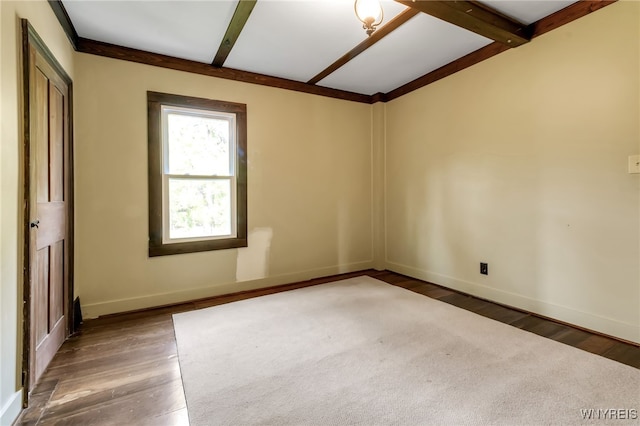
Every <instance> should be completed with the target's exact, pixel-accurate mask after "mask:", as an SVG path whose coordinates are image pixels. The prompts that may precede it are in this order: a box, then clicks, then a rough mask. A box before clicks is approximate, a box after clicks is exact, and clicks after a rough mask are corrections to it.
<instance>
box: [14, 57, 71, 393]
mask: <svg viewBox="0 0 640 426" xmlns="http://www.w3.org/2000/svg"><path fill="white" fill-rule="evenodd" d="M28 54H29V61H28V62H29V78H28V83H27V84H28V91H29V93H28V99H29V106H28V114H29V128H28V139H27V140H28V144H29V146H28V150H27V153H28V169H29V172H28V186H27V188H26V190H27V193H28V197H27V206H28V208H27V212H28V213H27V214H28V222H27V226H28V234H29V238H28V253H27V270H28V272H27V278H28V280H29V285H28V286H27V289H28V291H29V297H28V303H29V310H30V312H29V315H28V318H29V351H28V353H29V381H28V383H29V386H28V390H29V391H30V390H32V389H33V387H34V386H35V384H36V383H37V381H38V379H39V378H40V376H41V375H42V373H43V372H44V370H45V369H46V367H47V365H48V364H49V362H50V361H51V359H52V358H53V356H54V355H55V354H56V352H57V350H58V349H59V348H60V346H61V345H62V343H63V342H64V340H65V339H66V338H67V336H68V335H69V323H68V321H67V312H69V291H70V289H69V269H70V261H69V222H70V221H69V217H70V214H69V213H70V205H69V203H68V199H69V197H70V194H71V187H70V179H69V177H70V170H69V164H70V149H69V139H70V137H69V134H70V120H69V102H70V100H69V93H70V89H69V85H68V84H67V82H66V81H65V78H63V76H61V75H60V74H59V73H58V72H57V71H56V69H55V68H54V67H53V66H52V65H51V64H50V62H49V58H46V57H45V56H44V55H43V54H42V53H41V52H40V51H39V50H38V49H37V48H36V47H35V46H33V45H31V44H30V45H29V48H28ZM25 317H27V316H25Z"/></svg>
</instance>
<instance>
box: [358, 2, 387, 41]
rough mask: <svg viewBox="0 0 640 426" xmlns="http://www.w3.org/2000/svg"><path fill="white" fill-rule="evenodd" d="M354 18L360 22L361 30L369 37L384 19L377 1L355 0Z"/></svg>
mask: <svg viewBox="0 0 640 426" xmlns="http://www.w3.org/2000/svg"><path fill="white" fill-rule="evenodd" d="M353 7H354V9H355V11H356V16H357V17H358V19H359V20H360V22H362V29H364V30H366V31H367V35H368V36H370V35H371V34H373V32H374V31H375V30H376V27H377V26H378V25H380V24H381V23H382V19H384V11H383V10H382V6H381V5H380V2H379V1H378V0H356V2H355V4H354V5H353Z"/></svg>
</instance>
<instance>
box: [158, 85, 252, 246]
mask: <svg viewBox="0 0 640 426" xmlns="http://www.w3.org/2000/svg"><path fill="white" fill-rule="evenodd" d="M163 105H166V106H174V107H184V108H198V109H205V110H210V111H217V112H227V113H233V114H235V116H236V158H235V160H236V171H235V173H236V237H233V238H225V239H214V240H204V241H191V242H181V243H172V244H164V243H163V238H162V233H163V221H162V220H163V217H162V212H163V209H162V179H163V173H162V150H163V142H162V127H161V126H162V124H161V107H162V106H163ZM147 108H148V109H147V111H148V144H149V145H148V160H149V165H148V172H149V256H151V257H153V256H164V255H170V254H182V253H193V252H200V251H210V250H221V249H230V248H237V247H247V106H246V105H245V104H239V103H233V102H225V101H216V100H212V99H203V98H194V97H189V96H181V95H172V94H167V93H158V92H147Z"/></svg>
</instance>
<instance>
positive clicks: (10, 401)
mask: <svg viewBox="0 0 640 426" xmlns="http://www.w3.org/2000/svg"><path fill="white" fill-rule="evenodd" d="M20 18H27V19H29V21H30V22H31V25H32V26H33V27H34V28H35V30H36V31H37V32H38V34H39V35H40V36H41V37H42V39H43V40H44V42H45V43H46V44H47V46H48V47H49V49H50V50H51V51H52V52H53V54H54V55H55V56H56V58H57V59H58V61H59V62H60V63H61V64H62V66H63V67H64V68H65V70H66V71H67V72H68V73H69V75H71V76H72V77H73V71H74V67H73V57H74V52H73V49H72V48H71V46H70V44H69V42H68V40H67V37H66V35H65V34H64V32H63V31H62V29H61V28H60V25H59V24H58V20H57V19H56V17H55V15H54V14H53V12H52V10H51V7H50V6H49V5H48V4H47V2H46V1H18V2H14V1H4V0H3V1H0V22H1V24H0V61H1V63H0V65H1V66H0V94H1V95H2V100H1V104H0V109H1V111H2V114H1V115H0V120H1V121H0V185H1V189H2V201H1V204H0V327H1V329H0V425H5V424H11V422H12V421H13V420H14V418H15V416H16V415H17V414H18V412H19V410H20V407H21V402H22V401H21V392H20V388H21V384H20V377H19V371H20V368H21V365H20V363H21V359H22V353H21V345H22V343H21V337H22V318H21V312H20V311H18V306H21V300H22V275H21V269H22V242H21V240H22V234H21V232H22V225H21V224H22V223H23V218H22V215H21V200H22V190H21V187H22V182H23V180H22V173H23V170H22V148H21V146H22V145H21V144H22V131H21V126H22V121H21V118H20V117H21V115H22V110H21V108H22V106H21V105H22V104H21V96H22V91H21V78H20V75H21V74H20V72H21V71H20V69H21V59H20V55H21V52H20V43H21V42H20V40H21V38H20V31H21V30H20V21H19V20H20Z"/></svg>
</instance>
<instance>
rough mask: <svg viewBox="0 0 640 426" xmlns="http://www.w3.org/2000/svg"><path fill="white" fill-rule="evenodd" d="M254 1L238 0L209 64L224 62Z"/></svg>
mask: <svg viewBox="0 0 640 426" xmlns="http://www.w3.org/2000/svg"><path fill="white" fill-rule="evenodd" d="M256 1H257V0H240V1H239V2H238V5H237V6H236V11H235V12H233V17H232V18H231V22H229V26H228V27H227V32H226V33H225V34H224V37H222V42H221V43H220V47H219V48H218V52H217V53H216V56H215V58H214V59H213V62H212V63H211V65H213V66H214V67H221V66H223V65H224V62H225V61H226V60H227V57H228V56H229V54H230V53H231V49H233V45H234V44H236V41H237V40H238V37H240V33H241V32H242V29H243V28H244V24H246V23H247V19H249V16H250V15H251V12H252V11H253V8H254V7H255V5H256Z"/></svg>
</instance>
